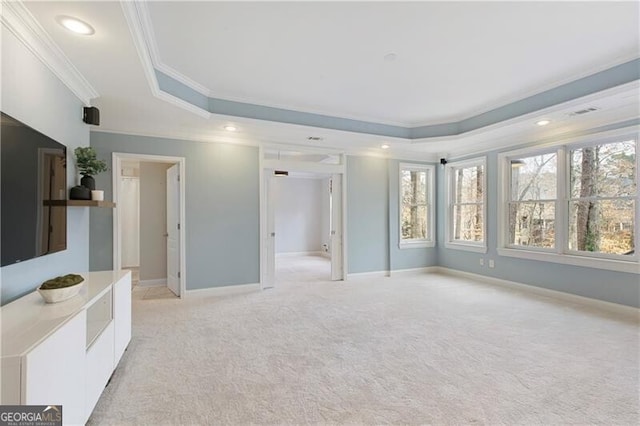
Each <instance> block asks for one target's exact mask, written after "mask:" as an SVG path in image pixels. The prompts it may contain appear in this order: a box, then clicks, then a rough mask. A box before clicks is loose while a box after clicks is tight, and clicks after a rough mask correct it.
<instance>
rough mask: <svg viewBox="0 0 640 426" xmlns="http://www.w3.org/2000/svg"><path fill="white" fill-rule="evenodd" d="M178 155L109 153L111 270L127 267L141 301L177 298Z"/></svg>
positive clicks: (180, 275) (180, 229) (180, 259)
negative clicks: (111, 198) (112, 200)
mask: <svg viewBox="0 0 640 426" xmlns="http://www.w3.org/2000/svg"><path fill="white" fill-rule="evenodd" d="M181 174H184V159H183V158H179V157H164V156H150V155H139V154H125V153H122V154H121V153H114V154H113V192H114V201H115V203H116V206H117V208H116V210H115V214H114V223H113V249H114V255H113V259H114V269H116V270H119V269H130V270H131V271H132V282H133V284H134V295H135V296H136V297H138V298H141V299H157V298H169V297H176V296H177V297H182V296H184V292H185V277H184V267H183V266H184V262H185V257H184V255H185V251H184V228H185V226H184V225H185V223H184V217H185V215H184V211H185V210H184V208H185V203H184V196H183V194H184V193H185V191H184V186H185V185H184V184H185V182H184V178H181Z"/></svg>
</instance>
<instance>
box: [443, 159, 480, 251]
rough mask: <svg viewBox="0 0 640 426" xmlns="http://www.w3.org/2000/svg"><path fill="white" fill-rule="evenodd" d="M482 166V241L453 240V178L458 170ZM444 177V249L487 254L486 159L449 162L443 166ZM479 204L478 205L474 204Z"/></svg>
mask: <svg viewBox="0 0 640 426" xmlns="http://www.w3.org/2000/svg"><path fill="white" fill-rule="evenodd" d="M477 166H482V169H483V173H482V188H483V191H482V236H483V238H482V241H462V240H454V239H453V238H452V237H453V224H454V220H453V216H452V215H453V204H454V203H453V200H454V199H455V197H454V194H453V191H454V190H455V185H454V184H453V179H454V176H455V171H456V170H459V169H466V168H471V167H477ZM444 176H445V196H446V205H445V221H444V222H445V224H444V232H445V243H444V245H445V247H446V248H448V249H454V250H464V251H471V252H475V253H486V252H487V236H488V233H487V192H488V188H487V157H486V156H483V157H474V158H470V159H467V160H462V161H455V162H450V163H447V164H446V165H445V170H444ZM476 204H479V203H476Z"/></svg>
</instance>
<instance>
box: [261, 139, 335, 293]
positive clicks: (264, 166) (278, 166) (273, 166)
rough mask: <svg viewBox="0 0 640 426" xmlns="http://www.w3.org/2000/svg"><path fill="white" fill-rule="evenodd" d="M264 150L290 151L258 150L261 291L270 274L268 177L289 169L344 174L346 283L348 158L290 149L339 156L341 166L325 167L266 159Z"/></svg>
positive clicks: (310, 163) (294, 148)
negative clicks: (268, 259)
mask: <svg viewBox="0 0 640 426" xmlns="http://www.w3.org/2000/svg"><path fill="white" fill-rule="evenodd" d="M265 149H283V150H287V148H285V147H282V146H277V147H264V148H263V147H262V146H261V147H260V149H259V151H260V152H259V155H260V157H259V167H260V171H259V179H260V185H259V191H260V238H259V242H260V288H261V289H263V290H264V288H265V287H264V285H265V274H266V271H267V258H266V257H267V256H266V250H265V244H266V243H267V240H268V238H269V236H268V235H267V232H268V226H267V225H268V224H267V215H268V212H267V204H268V203H267V194H266V192H265V190H266V179H267V177H268V175H267V173H266V171H267V170H287V171H295V172H307V173H323V174H324V173H326V174H339V175H342V281H347V277H348V273H347V269H348V268H347V265H348V263H347V252H348V250H347V166H346V161H347V156H346V155H345V154H344V153H336V152H335V151H331V152H328V151H327V152H325V151H324V150H318V149H308V150H307V149H304V148H300V147H289V149H291V150H294V151H299V152H308V153H310V154H317V153H326V154H332V155H339V157H340V164H323V163H313V162H304V161H291V160H275V159H265V158H264V151H265Z"/></svg>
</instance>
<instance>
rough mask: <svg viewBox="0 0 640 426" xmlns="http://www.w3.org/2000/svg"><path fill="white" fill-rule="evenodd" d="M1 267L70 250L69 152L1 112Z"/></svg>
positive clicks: (62, 146)
mask: <svg viewBox="0 0 640 426" xmlns="http://www.w3.org/2000/svg"><path fill="white" fill-rule="evenodd" d="M0 124H1V127H0V179H1V180H0V191H1V192H0V198H1V202H2V204H1V205H0V215H1V216H0V226H1V227H0V235H1V240H2V245H1V247H0V258H1V263H2V266H6V265H11V264H14V263H17V262H22V261H25V260H28V259H32V258H34V257H38V256H44V255H46V254H50V253H55V252H58V251H61V250H66V248H67V207H66V201H65V200H66V195H67V149H66V147H65V146H64V145H62V144H60V143H58V142H56V141H54V140H53V139H51V138H50V137H48V136H45V135H43V134H42V133H40V132H38V131H36V130H34V129H32V128H31V127H29V126H27V125H26V124H24V123H21V122H20V121H18V120H16V119H14V118H12V117H10V116H8V115H6V114H4V113H0Z"/></svg>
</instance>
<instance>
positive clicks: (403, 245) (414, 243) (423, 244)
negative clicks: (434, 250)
mask: <svg viewBox="0 0 640 426" xmlns="http://www.w3.org/2000/svg"><path fill="white" fill-rule="evenodd" d="M435 246H436V242H435V241H430V240H406V241H402V240H400V242H399V243H398V248H399V249H400V250H407V249H414V248H429V247H435Z"/></svg>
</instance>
